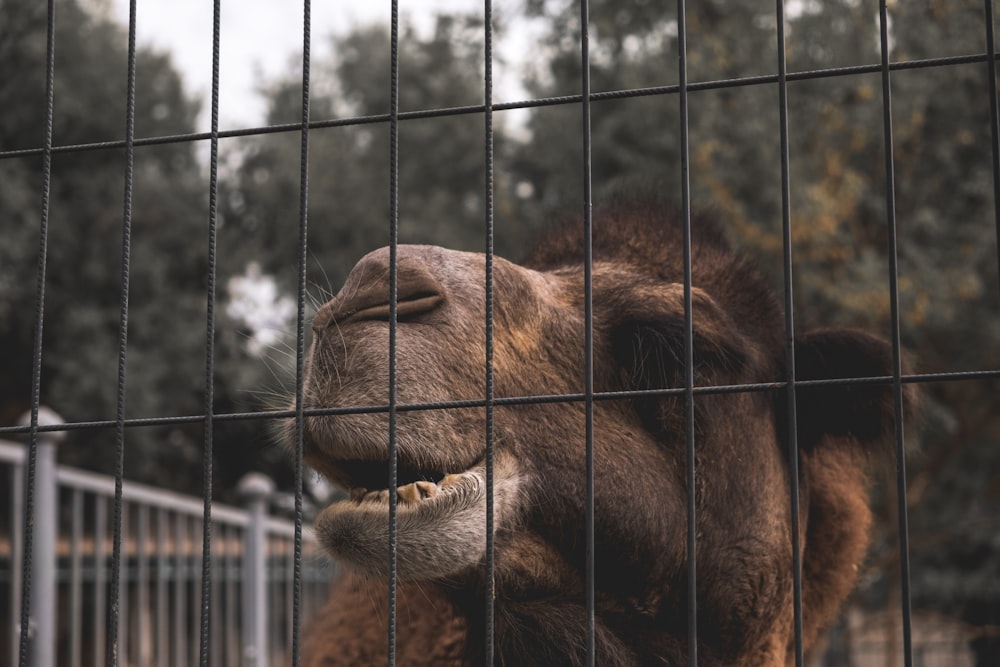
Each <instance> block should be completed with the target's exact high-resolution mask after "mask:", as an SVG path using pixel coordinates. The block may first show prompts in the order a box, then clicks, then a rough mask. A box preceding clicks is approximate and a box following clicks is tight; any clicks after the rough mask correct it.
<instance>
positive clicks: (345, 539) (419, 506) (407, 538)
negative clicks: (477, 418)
mask: <svg viewBox="0 0 1000 667" xmlns="http://www.w3.org/2000/svg"><path fill="white" fill-rule="evenodd" d="M339 466H340V464H338V467H339ZM348 468H350V472H351V473H354V474H352V475H351V476H350V478H349V479H350V484H349V494H350V497H349V498H348V499H345V500H341V501H339V502H336V503H334V504H332V505H330V506H329V507H327V508H326V509H324V510H323V511H322V512H321V513H320V515H319V516H318V517H317V519H316V526H315V527H316V535H317V537H318V538H319V540H320V543H321V544H322V545H323V546H324V548H325V549H326V550H327V551H328V552H329V553H330V554H331V555H332V556H333V557H334V558H335V559H336V560H338V561H341V562H343V563H344V564H346V565H349V566H351V567H352V568H354V569H357V570H360V571H363V572H367V573H369V574H373V575H376V576H387V575H388V570H389V533H390V529H389V503H390V501H391V502H394V503H395V504H396V534H395V537H396V571H397V574H398V575H399V576H400V577H401V578H402V579H404V580H413V581H419V580H428V579H438V578H443V577H449V576H452V575H454V574H457V573H458V572H460V571H462V570H465V569H467V568H469V567H471V566H473V565H475V564H476V563H478V562H479V561H480V560H482V558H483V557H484V554H485V545H486V505H487V497H488V493H487V488H486V469H485V464H484V463H483V462H479V463H477V464H475V465H473V466H472V467H471V468H469V469H468V470H465V471H464V472H458V473H449V474H444V473H440V474H439V473H436V472H433V471H416V470H412V469H409V468H405V467H400V468H399V470H398V471H397V472H398V473H400V474H398V475H397V481H398V482H401V484H400V485H399V486H397V487H396V489H394V490H392V491H390V489H388V488H386V486H385V481H384V479H385V462H382V463H380V464H371V465H369V464H368V463H363V464H362V463H358V464H356V465H355V464H351V465H349V466H348ZM348 468H342V470H343V471H344V472H345V473H348V472H349V470H348ZM376 468H378V472H377V474H375V473H372V472H370V471H374V470H376ZM518 479H519V478H518V474H517V472H516V470H515V469H514V468H513V467H512V466H510V465H497V466H496V467H495V470H494V488H493V506H494V512H495V514H496V519H497V520H496V523H495V524H494V527H495V526H496V525H497V524H498V523H499V522H500V520H501V519H502V518H503V517H504V515H505V514H506V512H507V508H508V506H509V505H510V501H511V499H512V498H513V496H514V492H515V491H516V486H517V484H518ZM373 483H374V484H378V483H381V485H382V487H381V488H379V487H377V486H376V487H374V488H371V487H369V486H365V484H373ZM374 484H373V486H374Z"/></svg>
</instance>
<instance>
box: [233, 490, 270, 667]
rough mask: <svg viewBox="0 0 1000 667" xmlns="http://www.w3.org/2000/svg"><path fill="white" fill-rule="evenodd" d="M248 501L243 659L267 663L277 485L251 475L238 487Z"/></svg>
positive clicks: (257, 666)
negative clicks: (272, 505)
mask: <svg viewBox="0 0 1000 667" xmlns="http://www.w3.org/2000/svg"><path fill="white" fill-rule="evenodd" d="M239 492H240V494H241V495H242V496H243V497H244V498H246V503H247V512H248V514H249V516H250V522H249V525H247V531H246V534H245V535H244V553H243V562H244V572H245V574H244V577H243V600H244V605H243V614H244V619H243V632H244V634H243V657H244V664H246V665H252V666H254V667H262V666H263V665H266V664H268V646H267V637H268V632H267V609H268V604H267V518H268V504H269V502H270V499H271V496H272V495H273V494H274V482H272V481H271V479H270V478H269V477H267V476H266V475H262V474H260V473H253V472H252V473H248V474H246V475H244V476H243V479H241V480H240V484H239Z"/></svg>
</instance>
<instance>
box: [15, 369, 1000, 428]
mask: <svg viewBox="0 0 1000 667" xmlns="http://www.w3.org/2000/svg"><path fill="white" fill-rule="evenodd" d="M996 379H1000V369H993V370H981V371H956V372H949V373H913V374H910V375H903V376H902V377H901V380H902V382H903V383H904V384H928V383H932V382H962V381H975V380H996ZM892 382H893V379H892V376H891V375H882V376H873V377H861V378H835V379H830V380H796V381H795V386H796V387H820V386H847V385H852V384H892ZM786 386H788V383H787V382H784V381H782V382H758V383H753V384H732V385H705V386H698V387H695V388H694V393H695V394H696V395H701V394H738V393H749V392H756V391H773V390H776V389H784V388H785V387H786ZM683 394H684V389H683V388H671V389H643V390H635V391H606V392H597V393H595V394H594V399H595V400H598V401H615V400H623V399H631V398H641V397H643V396H679V395H683ZM583 400H585V397H584V395H583V394H582V393H580V394H546V395H533V396H510V397H503V398H496V399H494V401H493V404H494V405H496V406H511V405H534V404H539V403H579V402H582V401H583ZM485 406H486V401H485V399H468V400H456V401H441V402H435V403H406V404H403V403H400V404H399V405H398V406H396V408H397V410H399V411H400V412H414V411H420V410H454V409H460V408H482V407H485ZM388 411H389V406H387V405H362V406H351V407H346V408H310V409H307V410H306V411H305V416H306V417H322V416H329V415H356V414H371V413H379V412H388ZM294 417H295V411H294V410H263V411H260V412H232V413H225V414H216V415H212V419H214V420H215V421H244V420H257V419H293V418H294ZM204 420H205V415H184V416H178V417H145V418H138V419H127V420H125V426H126V427H129V428H137V427H150V426H168V425H173V424H193V423H201V422H203V421H204ZM115 425H116V422H115V421H113V420H102V421H88V422H68V423H66V424H60V425H58V426H39V427H38V432H39V433H48V432H57V431H82V430H91V429H107V428H114V427H115ZM28 430H29V427H28V426H0V436H2V435H23V434H25V433H27V432H28Z"/></svg>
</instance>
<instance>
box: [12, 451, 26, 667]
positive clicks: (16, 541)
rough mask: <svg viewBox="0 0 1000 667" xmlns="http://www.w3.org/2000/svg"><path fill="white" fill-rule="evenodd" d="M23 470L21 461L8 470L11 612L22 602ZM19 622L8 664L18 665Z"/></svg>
mask: <svg viewBox="0 0 1000 667" xmlns="http://www.w3.org/2000/svg"><path fill="white" fill-rule="evenodd" d="M24 478H25V468H24V464H23V460H19V461H18V462H17V463H15V464H14V465H12V466H11V469H10V531H11V536H10V560H11V572H10V608H11V611H12V612H13V610H15V609H17V610H18V611H20V610H21V601H22V589H21V585H22V580H23V576H24V575H23V567H24V550H23V549H24V514H25V512H24V500H25V489H24ZM22 628H24V625H22V624H21V623H20V622H18V624H17V625H16V626H15V627H12V628H11V638H10V639H11V641H10V664H12V665H17V664H18V656H19V655H20V650H21V641H20V634H23V633H22Z"/></svg>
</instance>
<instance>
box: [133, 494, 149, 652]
mask: <svg viewBox="0 0 1000 667" xmlns="http://www.w3.org/2000/svg"><path fill="white" fill-rule="evenodd" d="M136 511H137V513H138V516H137V520H138V525H137V528H136V551H135V558H136V579H135V606H136V611H135V623H136V629H135V633H134V635H133V637H134V638H135V640H136V641H135V643H134V645H135V652H136V660H137V661H138V663H139V664H140V665H148V664H150V663H151V662H152V657H153V651H152V646H151V644H150V639H151V638H150V636H149V629H150V628H149V617H150V612H149V560H148V553H147V550H146V540H148V539H149V505H145V504H143V505H139V506H138V507H137V508H136Z"/></svg>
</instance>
